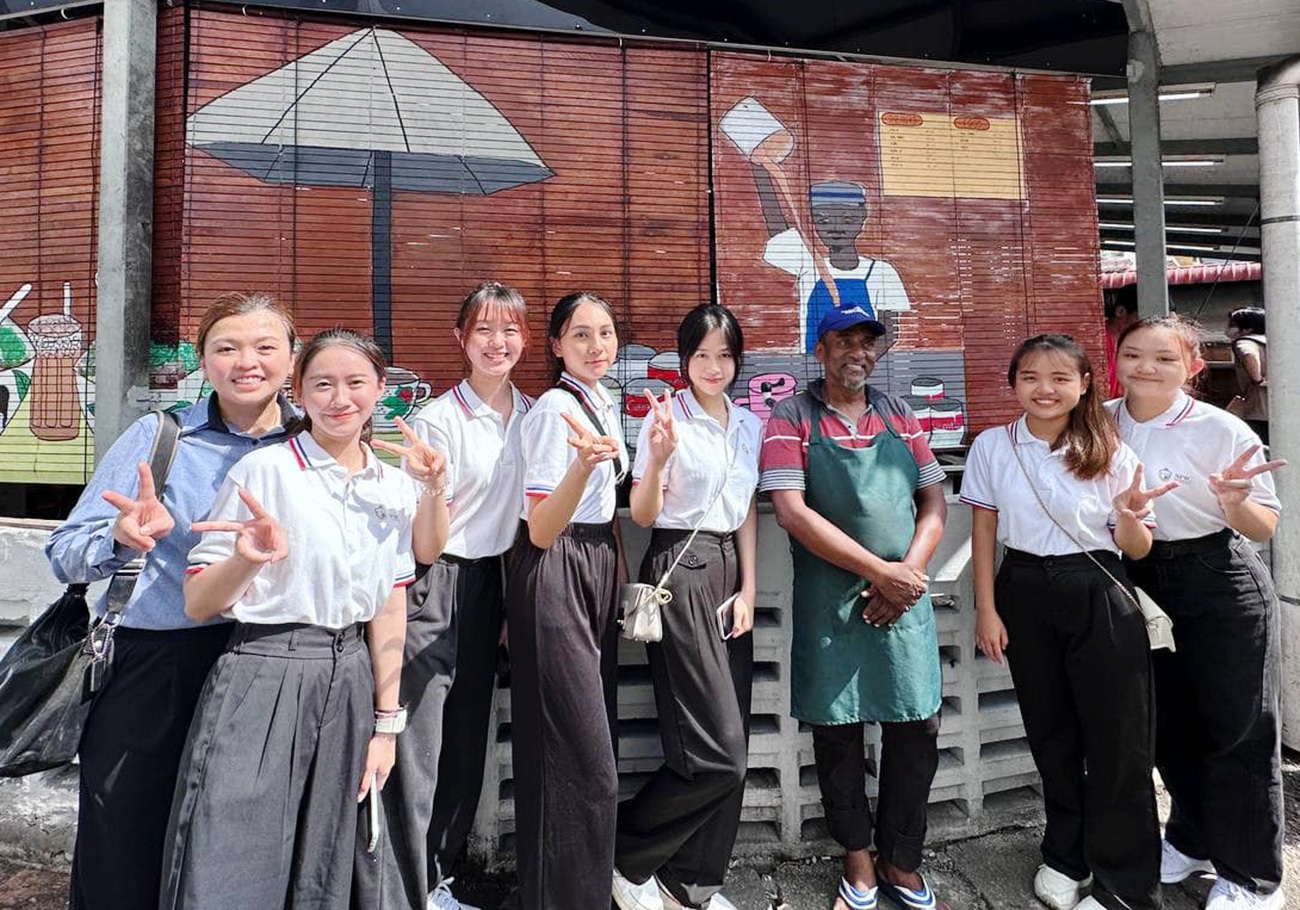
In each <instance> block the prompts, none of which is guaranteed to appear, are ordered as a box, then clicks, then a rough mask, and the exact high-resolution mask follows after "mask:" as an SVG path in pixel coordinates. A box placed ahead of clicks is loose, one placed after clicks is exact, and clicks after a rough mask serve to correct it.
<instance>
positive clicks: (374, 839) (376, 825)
mask: <svg viewBox="0 0 1300 910" xmlns="http://www.w3.org/2000/svg"><path fill="white" fill-rule="evenodd" d="M381 831H383V828H382V827H381V825H380V822H379V775H378V774H372V775H370V792H369V793H367V794H366V852H367V853H374V852H375V850H376V849H377V848H378V847H379V834H380V832H381Z"/></svg>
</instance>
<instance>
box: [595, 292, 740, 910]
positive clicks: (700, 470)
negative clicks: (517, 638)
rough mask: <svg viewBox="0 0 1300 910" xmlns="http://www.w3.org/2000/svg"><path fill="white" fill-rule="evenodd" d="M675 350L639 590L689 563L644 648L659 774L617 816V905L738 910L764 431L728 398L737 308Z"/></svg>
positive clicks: (703, 321)
mask: <svg viewBox="0 0 1300 910" xmlns="http://www.w3.org/2000/svg"><path fill="white" fill-rule="evenodd" d="M677 353H678V355H679V356H680V357H681V362H682V365H683V368H684V371H685V373H686V377H687V379H688V381H689V382H690V386H689V388H686V389H684V390H682V391H680V392H678V393H677V394H676V395H675V396H674V397H673V398H671V399H670V398H669V397H668V396H667V395H666V394H665V396H664V400H663V401H662V402H660V401H655V400H654V396H653V395H651V394H650V393H649V392H647V393H646V394H647V396H648V397H649V398H650V405H651V417H650V419H648V420H646V421H645V423H643V424H642V425H641V436H640V439H639V441H638V443H637V454H636V464H635V465H634V466H633V468H632V482H633V487H632V496H631V511H632V520H633V521H635V522H636V523H637V524H639V525H641V526H643V527H645V526H653V528H654V531H653V532H652V534H651V537H650V546H649V548H648V549H647V550H646V554H645V558H644V559H643V560H642V563H641V581H642V582H644V583H646V584H651V585H653V584H657V583H658V581H659V579H660V578H661V577H662V576H663V574H664V572H665V571H667V570H668V568H669V567H670V566H671V565H673V562H674V561H675V560H677V559H678V558H679V557H681V562H679V563H678V565H677V567H676V568H675V569H674V570H673V573H672V575H671V576H669V579H668V583H667V588H668V590H669V591H670V592H671V593H672V595H673V599H672V600H671V601H670V602H669V603H668V604H667V605H666V606H665V607H664V609H663V641H662V642H658V643H650V644H647V645H646V654H647V656H648V658H649V661H650V677H651V681H652V682H653V684H654V691H655V705H656V706H657V708H658V716H659V734H660V737H661V738H662V740H663V749H664V763H663V764H662V765H660V766H659V768H658V769H657V770H656V771H655V772H654V773H653V774H652V775H651V776H650V779H649V780H648V781H646V782H645V784H644V785H642V787H641V789H640V790H639V791H638V792H637V794H636V795H635V796H634V797H632V798H631V799H629V800H627V801H625V802H624V803H623V804H622V805H620V806H619V809H618V839H617V841H616V844H615V850H614V860H615V870H614V901H615V903H617V904H618V905H619V907H620V908H622V910H660V908H663V907H668V908H670V910H676V908H683V907H691V908H694V907H708V908H709V910H734V908H733V907H732V905H731V902H730V901H728V900H727V899H726V898H725V897H723V896H722V895H721V894H719V893H718V890H719V889H720V888H721V887H722V880H723V878H725V877H726V874H727V862H728V861H729V860H730V859H731V850H732V847H733V846H734V844H735V841H736V832H737V830H738V829H739V827H740V809H741V803H742V801H743V799H744V794H745V769H746V765H747V758H748V729H749V700H750V692H751V690H752V688H753V677H754V640H753V636H751V635H750V634H749V632H750V630H751V629H752V628H753V626H754V597H755V590H756V587H757V582H756V572H757V565H756V563H757V560H758V510H757V505H756V503H755V497H754V490H755V488H756V487H757V486H758V452H759V443H760V439H761V437H762V434H763V426H762V423H761V422H760V421H759V419H758V417H756V416H755V415H754V414H753V413H752V412H750V411H747V410H745V409H743V408H738V407H736V406H735V405H734V404H732V402H731V399H730V398H728V397H727V392H728V390H729V389H730V388H731V384H732V383H733V382H734V381H735V379H736V374H737V373H738V372H739V371H740V369H741V365H742V363H743V358H744V336H743V335H742V333H741V330H740V324H739V323H738V322H737V321H736V317H735V316H734V315H732V313H731V311H730V310H728V309H727V308H726V307H723V306H718V305H717V304H702V305H700V306H697V307H696V308H695V309H693V310H691V311H690V313H688V314H687V315H686V318H685V319H683V320H682V322H681V325H680V326H678V328H677ZM697 525H698V527H699V532H698V534H696V536H695V539H694V541H692V542H691V543H690V545H689V546H690V549H689V550H688V551H687V552H686V554H685V556H682V549H683V547H686V546H687V540H688V539H689V538H690V536H691V529H692V528H695V527H696V526H697ZM727 601H730V602H731V604H732V611H731V614H730V616H729V617H728V616H726V615H725V613H724V618H725V619H727V620H728V621H727V622H726V628H725V629H723V628H721V627H720V626H719V614H718V609H719V605H721V604H724V603H726V602H727ZM661 892H662V893H661Z"/></svg>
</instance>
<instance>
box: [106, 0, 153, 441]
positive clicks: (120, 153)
mask: <svg viewBox="0 0 1300 910" xmlns="http://www.w3.org/2000/svg"><path fill="white" fill-rule="evenodd" d="M157 37H158V10H157V2H156V0H104V61H103V109H102V117H101V128H100V140H99V142H100V144H99V172H100V178H99V251H98V271H97V273H96V279H95V281H96V287H97V291H96V301H97V309H96V315H95V457H96V459H99V458H102V457H103V455H104V453H105V452H107V451H108V447H109V446H111V445H112V444H113V441H114V440H115V439H117V437H118V436H119V435H120V434H121V432H122V431H123V430H124V429H126V427H127V426H128V425H129V424H130V423H131V422H132V421H133V420H135V419H136V418H137V417H139V416H140V414H142V413H143V412H144V411H145V410H146V409H147V408H148V406H149V401H148V385H149V314H150V305H151V301H152V296H151V286H152V280H153V141H154V59H155V57H156V51H157Z"/></svg>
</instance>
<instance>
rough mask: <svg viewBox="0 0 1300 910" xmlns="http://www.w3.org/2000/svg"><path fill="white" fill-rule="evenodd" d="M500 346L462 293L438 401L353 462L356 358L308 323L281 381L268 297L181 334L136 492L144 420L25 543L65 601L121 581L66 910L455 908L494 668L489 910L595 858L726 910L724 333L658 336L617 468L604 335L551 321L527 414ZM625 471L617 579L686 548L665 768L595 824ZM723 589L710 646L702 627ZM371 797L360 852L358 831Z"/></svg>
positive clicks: (292, 341) (498, 308)
mask: <svg viewBox="0 0 1300 910" xmlns="http://www.w3.org/2000/svg"><path fill="white" fill-rule="evenodd" d="M528 325H529V324H528V319H527V314H526V309H525V303H524V300H523V298H522V297H521V296H520V295H519V294H518V293H517V292H516V291H514V290H513V289H511V288H509V287H506V286H503V285H501V284H498V283H495V282H489V283H486V284H484V285H481V286H480V287H479V288H477V289H476V290H475V291H474V292H473V293H471V294H470V295H469V296H468V297H467V298H466V299H465V301H464V303H463V305H462V307H461V310H460V313H459V316H458V319H457V322H456V327H455V337H456V339H457V341H458V343H459V344H460V346H461V348H462V350H463V352H464V356H465V359H466V361H467V364H468V368H469V369H468V373H469V375H468V376H467V378H465V379H464V380H462V381H461V382H460V383H458V384H457V385H456V386H454V387H453V388H451V389H450V390H448V391H447V392H446V393H445V394H444V395H442V396H441V397H439V398H438V399H436V400H435V401H434V402H433V403H431V404H430V405H429V406H428V407H426V408H425V409H424V410H422V411H421V412H419V413H418V414H417V415H415V416H414V417H413V418H412V420H411V422H410V424H409V425H408V424H406V423H405V422H402V421H398V426H399V428H400V430H401V432H402V435H403V443H402V444H400V445H398V444H393V443H389V442H385V441H382V440H378V439H372V438H371V419H372V418H371V415H372V412H373V410H374V407H375V405H376V403H377V402H379V401H380V399H381V398H382V396H383V394H384V377H385V367H386V364H385V362H384V358H383V355H382V353H381V352H380V350H379V349H378V348H377V347H376V345H375V344H374V342H373V341H371V340H370V339H368V338H365V337H363V336H361V335H358V334H356V333H353V332H350V331H347V330H343V329H332V330H329V331H325V332H322V333H320V334H318V335H316V336H315V337H314V338H312V339H310V340H308V341H307V342H306V344H305V345H303V346H302V347H301V350H299V351H297V352H296V354H295V348H296V346H297V344H298V340H297V338H296V337H295V333H294V327H293V322H292V319H291V318H290V316H289V314H288V313H287V312H286V311H285V310H284V309H282V308H281V307H280V306H278V305H277V304H276V303H275V302H274V301H273V300H272V299H271V298H269V297H268V296H266V295H264V294H242V293H241V294H228V295H224V296H223V297H221V298H219V299H218V300H217V301H216V302H215V303H214V304H213V305H212V306H211V307H210V308H209V310H208V311H207V313H206V314H205V315H204V317H203V319H202V321H201V325H200V328H199V333H198V339H197V346H198V350H199V352H200V355H201V358H202V366H203V369H204V372H205V374H206V376H207V379H208V381H209V382H210V384H211V386H212V389H213V393H212V395H211V396H210V397H209V398H207V399H205V400H202V401H200V402H198V403H196V404H195V405H193V406H192V407H190V408H188V409H186V410H184V411H183V412H181V414H180V422H181V431H180V438H179V443H178V446H177V449H176V454H175V457H174V460H173V462H172V465H171V468H170V472H169V474H168V477H167V481H166V483H165V485H164V486H163V488H162V489H155V488H154V486H153V483H152V480H151V476H150V474H149V471H148V466H147V464H146V463H145V462H146V461H147V460H148V455H149V452H150V450H151V447H152V446H153V443H154V439H155V436H156V434H157V432H158V419H157V418H156V417H154V416H153V415H149V416H146V417H144V418H141V419H140V420H139V421H137V422H136V423H135V424H133V425H132V426H131V427H130V428H129V429H128V430H127V431H126V432H125V433H124V434H123V435H122V437H121V438H120V439H119V440H118V441H117V442H116V443H115V444H114V446H113V447H112V449H111V450H110V452H109V453H108V455H107V456H106V457H105V458H104V459H103V460H102V461H101V463H100V465H99V466H98V468H97V470H96V472H95V475H94V477H93V478H92V480H91V482H90V483H89V484H88V485H87V488H86V491H85V492H84V494H83V495H82V497H81V499H80V500H79V501H78V503H77V505H76V507H75V509H74V510H73V512H72V514H71V515H70V516H69V518H68V520H67V521H66V522H65V523H64V524H63V525H61V526H60V527H59V529H58V530H56V531H55V532H54V533H53V535H52V536H51V540H50V543H49V546H48V550H47V552H48V555H49V558H50V560H51V563H52V565H53V567H54V570H55V574H56V575H57V576H58V577H59V578H60V579H63V580H65V581H84V582H90V581H95V580H99V579H104V578H109V577H111V576H113V575H114V574H115V573H116V572H118V571H119V570H120V569H122V567H123V566H125V565H126V564H127V563H128V562H129V561H131V560H132V559H134V558H136V557H139V556H141V555H143V556H144V565H143V568H142V570H141V572H140V576H139V579H138V582H137V583H136V585H135V588H134V591H133V593H132V596H131V599H130V601H129V602H128V604H127V605H126V608H125V610H124V612H123V615H122V620H121V623H120V627H119V628H118V631H117V649H116V658H115V661H114V670H113V674H112V676H111V677H110V679H109V682H108V683H107V685H106V687H105V688H104V689H103V690H102V691H101V693H100V694H99V696H98V697H97V700H96V702H95V705H94V707H93V709H92V712H91V716H90V719H89V721H88V723H87V726H86V729H85V733H84V737H83V740H82V742H81V748H80V755H81V781H80V808H79V815H78V828H77V842H76V847H75V852H74V858H73V870H72V882H71V897H70V905H71V906H72V907H74V908H122V910H127V908H130V910H140V908H146V907H154V906H161V907H164V908H167V910H181V908H188V910H193V908H205V907H212V908H218V907H221V908H224V907H228V906H249V907H278V906H283V907H311V908H320V910H326V908H340V910H341V908H345V907H349V906H351V907H355V908H385V910H386V908H412V910H419V908H424V907H426V906H428V907H433V908H455V907H462V906H463V905H461V904H459V903H458V901H457V899H456V898H455V897H454V895H453V894H452V892H451V890H450V889H449V887H448V885H449V883H450V878H449V876H448V875H447V873H448V871H449V870H450V867H451V865H452V863H453V862H454V861H455V859H456V856H457V854H458V853H459V852H460V850H461V848H462V847H463V846H464V844H465V841H466V838H467V836H468V833H469V829H470V826H471V823H472V820H473V815H474V811H475V809H476V807H477V803H478V796H479V791H480V789H481V786H482V771H483V763H484V755H485V751H486V748H487V739H488V723H489V712H490V709H491V701H492V691H493V689H494V687H495V678H496V664H497V653H498V649H499V646H500V645H505V646H506V647H508V652H509V659H510V666H511V674H510V675H511V688H512V742H513V748H514V796H515V807H516V809H515V842H516V853H517V858H518V877H519V905H520V906H521V907H523V908H575V907H584V906H598V905H602V903H603V904H608V903H609V901H610V898H611V894H612V891H613V885H614V884H616V883H617V880H618V876H617V875H616V873H615V871H614V870H615V865H616V863H617V864H618V868H619V869H621V870H623V871H626V872H627V874H629V875H632V876H635V877H637V878H638V879H639V880H641V881H646V880H649V881H653V882H656V883H657V887H662V888H663V896H662V898H659V904H660V905H668V906H678V905H680V906H691V907H703V906H712V907H713V908H714V910H719V908H724V910H725V908H726V907H727V906H728V904H727V902H726V900H725V898H721V897H719V896H717V895H716V892H717V890H718V889H719V888H720V887H721V884H722V879H723V876H724V875H725V872H726V867H727V860H728V858H729V856H730V853H731V848H732V845H733V843H734V840H735V836H736V831H737V830H738V827H739V820H740V800H741V792H742V788H743V784H744V777H745V763H746V755H747V733H748V715H749V691H750V686H751V678H752V644H751V643H750V638H749V637H748V635H747V633H748V632H749V630H750V629H751V627H752V625H753V607H752V604H753V602H754V587H755V563H756V552H755V549H756V511H755V505H754V491H755V488H756V486H757V476H758V467H757V460H758V449H759V436H760V433H761V429H760V424H759V421H758V419H757V418H756V417H755V416H754V415H752V414H751V413H749V412H748V411H745V410H742V409H740V408H737V407H735V406H734V405H732V403H731V401H730V399H729V398H728V397H727V394H726V393H727V389H728V388H729V387H730V384H731V383H732V381H733V380H734V379H735V376H736V372H737V370H738V369H739V366H740V361H741V357H742V350H743V341H742V335H741V330H740V326H739V325H738V323H737V322H736V320H735V318H734V317H733V316H732V314H731V313H730V312H729V311H728V310H726V309H725V308H723V307H720V306H714V305H704V306H700V307H697V308H695V309H694V310H692V311H691V312H690V313H689V314H688V315H687V317H686V318H685V319H684V320H683V322H682V324H681V327H680V330H679V335H678V341H679V348H680V354H681V357H682V365H683V372H684V374H685V375H686V377H687V378H688V381H689V386H688V388H686V389H684V390H682V391H681V392H679V393H678V394H677V395H676V396H674V397H668V396H665V397H664V398H663V400H662V401H659V400H656V401H653V402H652V406H653V408H654V411H655V414H656V417H657V419H656V420H653V421H647V424H646V428H645V430H644V432H643V434H642V440H641V445H640V447H639V449H638V453H637V460H636V463H635V465H629V464H628V454H627V450H626V448H625V446H624V444H623V442H622V438H621V432H620V429H619V417H618V411H617V408H616V407H615V404H614V401H613V399H612V398H611V397H610V395H609V393H608V392H607V391H606V389H605V388H604V387H603V386H602V385H601V382H600V380H601V379H602V377H604V376H605V374H606V372H607V371H608V370H609V368H610V366H611V365H612V364H613V362H614V360H615V358H616V357H617V353H618V330H617V328H616V325H615V314H614V311H613V309H612V308H611V307H610V305H609V304H608V303H607V302H606V301H604V300H603V299H601V298H600V297H599V296H597V295H595V294H591V293H576V294H571V295H569V296H567V297H565V298H563V299H562V300H560V301H559V302H558V303H557V304H556V305H555V307H554V309H553V311H552V313H551V317H550V323H549V331H548V338H547V347H548V354H549V355H550V359H551V363H552V366H553V377H552V378H553V380H554V382H553V387H552V388H550V389H549V390H548V391H547V392H546V393H545V394H543V395H542V396H541V397H540V398H538V399H537V400H535V401H534V400H533V399H532V398H529V397H528V396H526V395H524V394H523V393H521V392H520V391H519V390H518V389H517V388H516V387H515V386H514V384H513V383H512V382H511V379H510V376H511V372H512V370H513V369H514V367H515V366H516V364H517V363H518V362H519V360H520V358H521V357H522V356H523V354H524V351H525V348H526V347H527V345H528V335H529V329H528ZM290 376H291V379H290ZM286 380H290V382H291V387H292V393H293V403H291V402H290V400H289V399H288V398H287V397H286V396H285V395H284V394H283V393H282V388H283V387H284V385H285V383H286ZM376 450H380V451H386V452H388V453H390V454H391V455H394V456H398V457H400V459H401V469H398V468H396V467H393V466H392V465H391V464H385V463H384V462H383V461H381V460H380V459H379V458H378V457H377V455H376ZM629 471H630V473H631V474H632V476H633V478H634V479H635V481H637V482H635V483H634V486H633V489H632V493H631V501H632V510H633V517H634V519H635V520H636V521H638V522H639V523H640V524H643V525H647V526H650V525H653V526H654V532H653V535H652V539H651V543H650V548H649V552H648V553H647V555H646V558H645V561H644V563H643V565H642V567H641V577H642V578H643V579H645V580H648V581H650V582H655V581H657V580H658V579H659V576H660V575H661V574H662V573H663V570H664V568H665V567H666V565H667V564H669V563H671V562H673V561H674V560H675V559H676V557H677V556H678V555H679V554H680V553H681V551H682V550H683V548H685V547H686V546H687V544H688V543H690V544H691V554H692V558H691V560H690V567H691V568H690V571H683V572H680V573H677V574H676V575H675V576H674V578H673V579H672V581H671V582H670V583H669V588H670V590H671V591H672V593H673V596H674V600H673V615H672V617H671V619H670V620H669V621H668V622H667V623H665V634H664V640H663V641H662V642H661V643H658V644H653V645H651V646H650V647H649V652H650V653H649V658H650V667H651V673H652V676H653V680H654V689H655V696H656V700H657V702H658V705H659V711H660V723H661V727H662V729H663V732H664V746H665V762H664V766H663V768H661V769H660V770H659V771H658V772H657V773H656V774H654V775H653V776H652V777H651V778H650V779H649V780H648V781H647V782H646V783H645V785H644V787H643V788H642V791H641V793H640V794H638V795H637V797H636V798H634V799H633V800H631V801H630V802H627V803H624V804H623V806H621V807H620V806H618V804H617V794H618V780H617V773H616V767H615V752H616V746H617V731H616V730H615V728H614V723H615V720H616V713H615V712H616V705H615V683H616V681H615V671H616V636H617V631H618V624H617V619H618V617H617V616H616V609H615V602H616V589H617V586H618V584H619V583H620V582H621V581H625V580H626V578H627V569H626V565H625V562H624V557H623V547H622V542H621V539H620V536H619V531H618V525H617V523H616V522H615V521H614V512H615V503H616V490H617V487H618V485H619V483H620V481H621V480H622V479H623V478H624V477H625V475H627V474H628V473H629ZM641 481H643V482H641ZM694 529H698V535H697V537H696V539H695V540H694V541H688V540H687V533H684V531H687V532H688V531H689V530H694ZM507 556H508V558H507ZM732 595H735V597H734V600H733V605H734V610H733V613H732V616H733V618H732V621H731V622H732V624H731V626H730V628H728V629H726V630H720V629H718V627H717V617H716V615H715V613H714V609H713V608H714V607H715V606H716V605H717V604H718V603H720V602H722V601H724V600H726V599H727V598H728V597H730V596H732ZM98 609H99V611H101V612H102V611H103V609H104V605H103V604H102V603H101V604H100V605H99V606H98ZM444 743H446V744H447V748H442V746H443V744H444ZM372 791H375V792H378V793H379V794H380V801H381V803H382V810H383V811H382V813H381V819H382V820H381V821H380V822H379V823H378V825H377V826H376V825H375V823H374V822H373V817H374V816H373V815H372V813H371V812H370V811H368V810H369V806H368V805H367V809H366V810H362V811H359V809H358V803H363V802H366V803H369V802H370V801H373V799H374V797H375V792H372ZM625 881H626V880H625ZM656 897H658V895H656ZM710 901H712V903H710ZM467 910H468V908H467Z"/></svg>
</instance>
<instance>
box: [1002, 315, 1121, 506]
mask: <svg viewBox="0 0 1300 910" xmlns="http://www.w3.org/2000/svg"><path fill="white" fill-rule="evenodd" d="M1030 354H1062V355H1064V356H1065V357H1066V358H1067V359H1068V360H1069V361H1070V362H1071V364H1073V366H1074V368H1075V369H1076V370H1078V372H1079V375H1080V376H1081V377H1083V378H1084V379H1085V380H1087V383H1088V387H1087V388H1086V389H1084V391H1083V395H1082V396H1081V397H1080V398H1079V403H1078V404H1076V405H1075V406H1074V410H1073V411H1071V412H1070V422H1069V423H1067V424H1066V426H1065V429H1064V430H1063V431H1062V432H1061V435H1060V436H1058V437H1056V441H1055V442H1053V443H1052V451H1054V452H1055V451H1056V450H1058V449H1064V450H1065V456H1064V457H1065V466H1066V467H1067V468H1069V470H1070V473H1071V474H1073V475H1074V476H1075V477H1077V478H1079V479H1080V480H1093V479H1095V478H1097V477H1102V476H1104V475H1106V474H1107V473H1109V472H1110V462H1111V459H1112V458H1114V457H1115V452H1116V451H1117V450H1118V449H1119V442H1120V440H1119V430H1118V429H1117V428H1116V427H1115V421H1114V420H1113V419H1112V418H1111V416H1110V414H1108V413H1106V409H1105V408H1104V407H1103V406H1102V401H1101V392H1100V391H1099V390H1098V387H1097V382H1096V381H1095V379H1096V377H1095V375H1094V374H1093V372H1092V361H1091V360H1089V359H1088V355H1087V353H1086V352H1085V351H1084V350H1083V348H1081V347H1080V346H1079V343H1078V342H1077V341H1075V340H1074V339H1073V338H1071V337H1070V336H1069V335H1035V336H1034V337H1033V338H1029V339H1027V340H1025V341H1023V342H1021V344H1020V347H1018V348H1016V352H1015V353H1014V354H1012V355H1011V366H1010V367H1008V368H1007V385H1009V386H1011V387H1012V388H1013V389H1014V388H1015V387H1016V376H1017V375H1018V374H1019V373H1020V364H1021V363H1022V362H1023V361H1024V359H1025V358H1026V357H1028V356H1029V355H1030Z"/></svg>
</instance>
